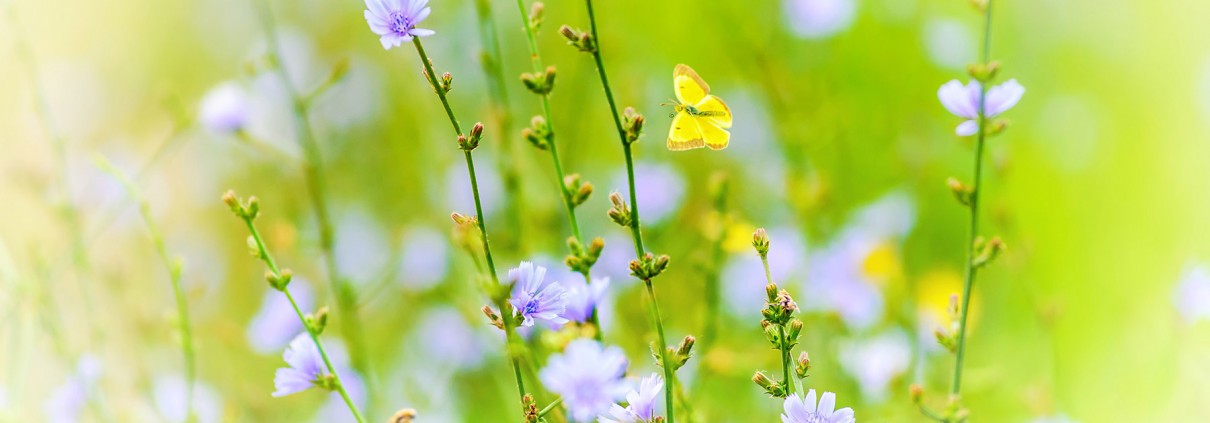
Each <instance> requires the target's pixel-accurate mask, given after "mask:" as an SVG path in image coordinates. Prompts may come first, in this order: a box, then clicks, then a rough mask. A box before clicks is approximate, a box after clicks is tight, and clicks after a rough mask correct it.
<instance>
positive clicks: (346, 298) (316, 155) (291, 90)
mask: <svg viewBox="0 0 1210 423" xmlns="http://www.w3.org/2000/svg"><path fill="white" fill-rule="evenodd" d="M258 3H259V5H260V12H261V13H260V15H261V19H262V20H263V21H264V29H265V33H266V37H267V39H268V45H269V54H270V56H271V57H272V58H273V61H274V63H275V67H276V69H277V71H278V76H279V77H280V78H281V80H282V86H284V87H285V88H286V91H287V93H288V94H289V97H290V102H291V109H290V110H291V112H292V115H293V118H294V128H295V130H296V131H297V134H298V136H297V141H298V144H299V146H300V147H301V148H302V151H303V156H304V157H305V163H304V164H303V177H304V179H305V180H306V185H307V191H308V192H309V193H310V194H311V195H310V199H311V206H312V208H313V209H314V211H315V221H316V224H317V225H318V226H319V244H320V249H321V250H322V251H323V260H324V269H325V271H326V272H327V279H328V284H329V286H330V287H331V290H332V294H333V295H334V296H335V297H336V311H337V313H338V316H339V317H340V318H339V320H340V321H341V327H342V329H343V332H344V335H345V337H346V338H348V341H349V349H350V352H351V354H350V356H351V358H352V362H353V368H355V369H357V371H358V372H360V373H361V374H363V375H365V377H366V378H367V379H368V380H369V381H370V383H368V385H370V386H373V380H374V375H373V373H372V372H371V371H370V367H369V365H370V364H369V358H368V356H367V351H366V345H365V334H364V332H363V329H362V326H361V319H360V317H359V316H358V315H357V307H356V302H357V296H356V293H355V292H354V291H353V287H352V286H350V285H349V284H348V283H347V282H346V281H345V280H343V279H342V277H341V276H340V275H341V273H340V270H339V269H338V267H337V262H336V254H335V251H334V250H335V244H336V241H335V238H336V232H335V229H334V228H333V225H332V219H331V216H330V215H329V214H328V203H327V198H326V197H327V189H326V184H325V180H324V171H323V157H322V155H321V154H320V150H319V143H318V141H317V140H316V138H315V133H314V131H313V129H312V127H311V120H310V113H309V109H308V105H307V102H306V101H305V98H304V96H302V95H300V94H299V92H298V89H297V88H296V87H294V84H293V83H292V82H291V81H290V75H289V72H287V70H286V67H285V63H284V62H283V59H282V54H281V45H280V43H279V41H278V39H277V25H276V23H275V22H274V20H273V14H272V13H271V11H270V9H269V4H268V2H267V0H259V2H258ZM369 392H370V395H369V398H370V402H371V404H373V403H374V402H375V401H374V398H375V395H374V390H373V389H370V390H369ZM372 408H373V407H371V409H372Z"/></svg>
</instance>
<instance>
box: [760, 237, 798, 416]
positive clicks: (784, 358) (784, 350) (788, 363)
mask: <svg viewBox="0 0 1210 423" xmlns="http://www.w3.org/2000/svg"><path fill="white" fill-rule="evenodd" d="M760 264H761V265H762V266H764V268H765V280H766V281H768V282H769V283H770V284H773V283H774V282H773V273H772V272H770V271H769V254H767V253H765V254H761V255H760ZM777 333H778V335H779V336H781V339H782V345H781V347H780V348H779V349H780V350H781V351H780V352H781V371H782V381H783V382H784V385H785V387H786V396H790V394H793V393H794V379H793V378H791V377H790V368H791V367H793V366H794V364H793V360H792V359H791V358H790V349H791V348H790V346H789V343H787V342H785V339H786V325H783V324H778V325H777Z"/></svg>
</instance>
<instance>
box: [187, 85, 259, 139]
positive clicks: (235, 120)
mask: <svg viewBox="0 0 1210 423" xmlns="http://www.w3.org/2000/svg"><path fill="white" fill-rule="evenodd" d="M250 113H251V106H250V105H249V103H248V95H247V94H246V93H245V92H244V89H243V88H240V86H239V84H236V83H234V82H225V83H223V84H220V85H219V86H217V87H214V88H212V89H211V90H210V91H209V92H207V93H206V96H205V97H202V105H201V110H200V111H199V112H198V121H199V122H201V123H202V126H203V127H205V128H206V129H209V130H211V131H213V132H217V133H220V134H227V133H232V132H237V131H240V130H242V129H244V127H245V126H246V125H247V124H248V115H249V114H250Z"/></svg>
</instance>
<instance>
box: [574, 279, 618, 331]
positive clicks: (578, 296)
mask: <svg viewBox="0 0 1210 423" xmlns="http://www.w3.org/2000/svg"><path fill="white" fill-rule="evenodd" d="M607 289H609V278H600V279H597V280H594V281H592V283H591V284H589V283H588V282H585V281H584V280H583V279H582V278H581V279H572V282H569V283H567V309H566V310H565V311H564V312H563V317H566V318H568V319H570V320H574V321H577V322H580V323H585V322H588V320H590V319H591V318H592V313H593V312H595V311H596V310H597V305H599V304H601V301H602V300H603V299H604V298H605V291H606V290H607Z"/></svg>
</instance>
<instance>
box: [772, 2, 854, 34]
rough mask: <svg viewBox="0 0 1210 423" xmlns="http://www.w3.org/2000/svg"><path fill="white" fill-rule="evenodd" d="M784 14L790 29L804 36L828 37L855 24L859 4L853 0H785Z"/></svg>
mask: <svg viewBox="0 0 1210 423" xmlns="http://www.w3.org/2000/svg"><path fill="white" fill-rule="evenodd" d="M783 6H784V11H785V13H784V16H785V17H786V20H787V22H788V23H789V24H790V30H791V31H793V32H794V35H797V36H799V37H802V38H807V39H821V38H828V37H830V36H832V35H835V34H837V33H839V32H841V31H844V30H845V29H848V28H849V27H850V26H852V25H853V18H854V17H856V16H857V13H856V12H857V4H856V2H855V1H853V0H785V1H784V2H783Z"/></svg>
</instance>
